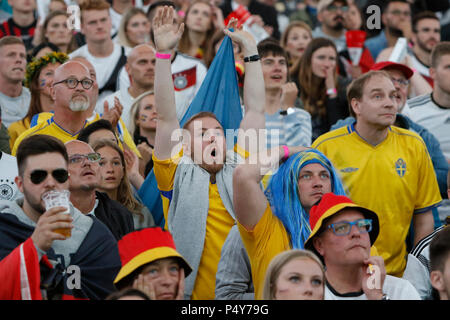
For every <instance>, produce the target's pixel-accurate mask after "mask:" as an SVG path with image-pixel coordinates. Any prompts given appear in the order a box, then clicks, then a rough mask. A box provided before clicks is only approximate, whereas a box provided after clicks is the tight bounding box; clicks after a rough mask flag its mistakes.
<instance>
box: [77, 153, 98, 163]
mask: <svg viewBox="0 0 450 320" xmlns="http://www.w3.org/2000/svg"><path fill="white" fill-rule="evenodd" d="M101 158H102V156H101V155H100V153H97V152H93V153H88V154H74V155H73V156H70V157H69V164H79V163H82V162H84V160H89V162H99V161H100V159H101Z"/></svg>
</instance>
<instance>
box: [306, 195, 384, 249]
mask: <svg viewBox="0 0 450 320" xmlns="http://www.w3.org/2000/svg"><path fill="white" fill-rule="evenodd" d="M347 208H352V209H356V210H358V211H360V212H361V213H362V214H363V216H364V217H365V218H366V219H372V230H371V231H370V232H369V237H370V244H371V245H373V244H374V242H375V240H376V239H377V237H378V233H379V232H380V223H379V220H378V216H377V214H376V213H375V212H373V211H372V210H369V209H367V208H364V207H362V206H359V205H357V204H355V203H354V202H353V201H352V200H350V198H348V197H346V196H338V195H336V194H334V193H331V192H330V193H326V194H324V195H323V196H322V199H321V200H320V202H319V203H318V204H316V205H314V206H313V207H312V208H311V210H310V212H309V225H310V227H311V230H312V231H311V234H310V235H309V237H308V239H307V240H306V241H305V249H308V250H311V251H313V252H315V253H317V252H316V250H315V249H314V246H313V245H312V243H313V241H312V239H313V237H314V236H315V235H316V234H317V233H318V232H319V230H320V229H321V227H322V225H323V221H324V220H325V219H326V218H329V217H331V216H333V215H335V214H337V213H339V212H340V211H342V210H344V209H347ZM319 256H320V255H319Z"/></svg>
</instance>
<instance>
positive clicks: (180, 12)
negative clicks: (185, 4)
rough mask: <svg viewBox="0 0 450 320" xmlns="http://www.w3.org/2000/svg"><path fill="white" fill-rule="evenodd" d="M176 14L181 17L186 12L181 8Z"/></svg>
mask: <svg viewBox="0 0 450 320" xmlns="http://www.w3.org/2000/svg"><path fill="white" fill-rule="evenodd" d="M178 15H179V16H180V17H181V18H184V17H185V16H186V12H184V11H183V10H179V11H178Z"/></svg>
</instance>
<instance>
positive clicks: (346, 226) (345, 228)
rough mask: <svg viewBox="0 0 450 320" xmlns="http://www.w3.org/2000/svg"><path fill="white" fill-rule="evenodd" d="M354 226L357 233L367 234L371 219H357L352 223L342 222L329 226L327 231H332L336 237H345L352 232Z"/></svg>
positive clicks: (370, 226)
mask: <svg viewBox="0 0 450 320" xmlns="http://www.w3.org/2000/svg"><path fill="white" fill-rule="evenodd" d="M353 226H356V227H357V228H358V231H359V233H367V232H370V231H371V230H372V219H358V220H356V221H353V222H348V221H342V222H336V223H333V224H330V225H329V226H328V227H327V229H331V230H333V233H334V234H335V235H337V236H346V235H348V234H349V233H350V231H351V230H352V227H353Z"/></svg>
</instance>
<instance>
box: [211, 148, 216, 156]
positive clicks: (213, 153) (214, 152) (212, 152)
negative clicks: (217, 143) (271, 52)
mask: <svg viewBox="0 0 450 320" xmlns="http://www.w3.org/2000/svg"><path fill="white" fill-rule="evenodd" d="M215 156H216V149H213V151H211V157H215Z"/></svg>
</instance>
